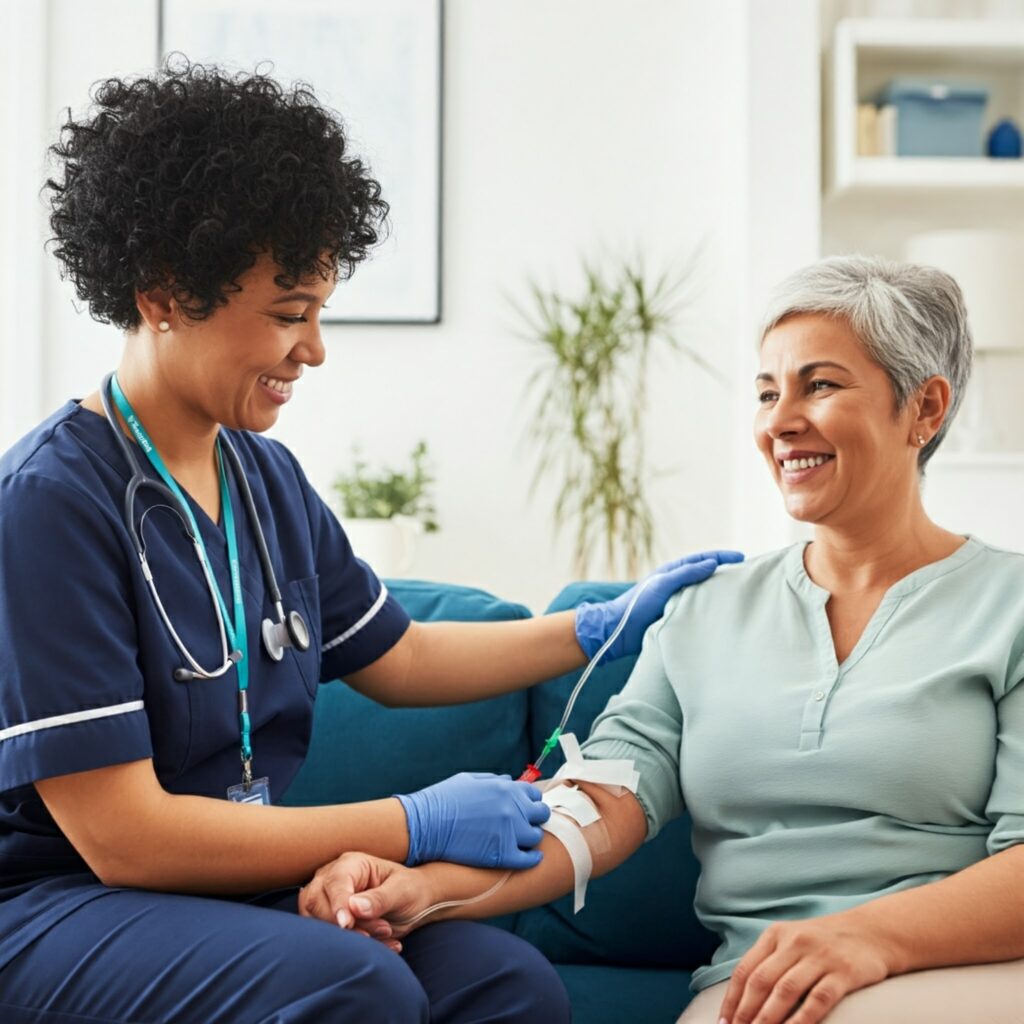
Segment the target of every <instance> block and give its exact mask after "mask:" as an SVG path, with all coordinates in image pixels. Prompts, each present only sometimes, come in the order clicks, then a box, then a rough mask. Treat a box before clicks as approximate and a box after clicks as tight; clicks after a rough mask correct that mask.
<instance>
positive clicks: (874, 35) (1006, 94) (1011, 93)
mask: <svg viewBox="0 0 1024 1024" xmlns="http://www.w3.org/2000/svg"><path fill="white" fill-rule="evenodd" d="M828 71H829V78H830V93H831V97H830V99H831V103H830V107H829V110H828V116H827V117H826V128H827V129H828V130H827V132H826V157H827V160H826V163H827V165H828V166H827V174H826V176H825V182H826V188H827V196H828V198H829V199H835V198H839V197H843V198H848V197H851V196H852V197H854V198H856V197H857V196H858V195H865V196H871V197H875V198H877V197H879V196H880V195H883V194H884V193H885V192H886V191H889V192H891V193H892V194H893V195H894V196H899V195H900V194H901V193H902V194H905V193H906V192H908V191H914V192H915V193H918V194H923V193H931V194H934V195H941V194H942V193H943V192H947V191H949V192H957V193H959V194H960V195H961V196H971V195H972V194H973V196H974V197H976V198H988V197H996V198H999V199H1000V200H1002V201H1007V202H1013V203H1015V204H1016V202H1017V201H1018V200H1024V161H1021V160H992V159H989V158H985V157H978V158H962V159H942V158H932V159H929V158H912V157H902V158H899V157H860V156H858V155H857V153H856V134H857V128H856V125H857V104H858V103H859V102H863V101H864V100H867V99H869V98H871V97H872V96H873V95H876V94H877V89H878V87H879V86H881V85H882V84H884V82H885V81H887V80H888V79H889V78H891V77H895V76H896V75H899V74H908V73H923V74H935V75H950V76H954V77H955V76H959V77H961V78H964V77H966V78H971V79H979V80H982V81H984V82H986V83H987V85H989V86H991V92H992V102H991V103H990V104H989V108H990V109H989V112H988V114H987V118H988V122H989V124H991V123H992V121H993V120H995V119H997V118H998V117H1001V116H1006V115H1007V114H1009V115H1011V116H1015V117H1016V118H1017V119H1018V121H1020V120H1022V119H1024V118H1022V115H1024V21H1021V20H1015V21H998V20H978V21H966V20H962V19H948V20H942V19H923V18H921V19H871V20H868V19H847V20H844V21H841V22H840V23H839V24H838V25H837V26H836V31H835V37H834V40H833V45H832V50H831V54H830V59H829V62H828ZM1020 206H1021V207H1022V208H1024V202H1021V203H1020Z"/></svg>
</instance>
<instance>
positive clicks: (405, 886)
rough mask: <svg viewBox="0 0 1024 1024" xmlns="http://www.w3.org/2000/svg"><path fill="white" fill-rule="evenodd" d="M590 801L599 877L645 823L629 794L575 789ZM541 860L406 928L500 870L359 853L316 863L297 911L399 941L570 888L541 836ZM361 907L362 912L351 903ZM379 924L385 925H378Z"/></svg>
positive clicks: (557, 856) (559, 849) (638, 838)
mask: <svg viewBox="0 0 1024 1024" xmlns="http://www.w3.org/2000/svg"><path fill="white" fill-rule="evenodd" d="M579 788H580V789H581V790H583V791H584V792H585V793H586V794H587V796H589V797H590V799H591V800H592V801H593V802H594V804H595V806H596V807H597V809H598V811H600V813H601V820H602V822H603V824H604V826H605V828H606V829H607V833H608V840H609V842H608V848H607V849H606V850H605V851H604V852H600V853H595V854H594V857H593V860H594V869H593V875H594V876H595V877H596V876H598V875H603V874H606V873H607V872H608V871H611V869H612V868H614V867H616V866H618V865H619V864H621V863H622V862H623V861H624V860H626V859H627V858H628V857H629V856H630V855H631V854H632V853H633V852H634V851H635V850H636V849H638V848H639V846H640V844H641V843H643V841H644V839H645V838H646V836H647V820H646V818H645V816H644V812H643V809H642V808H641V806H640V803H639V801H638V800H637V799H636V797H635V796H633V794H632V793H629V792H625V793H624V794H623V795H622V796H613V795H612V794H611V793H610V792H609V791H608V790H607V789H605V788H604V787H603V786H599V785H593V784H590V783H579ZM540 849H541V850H542V851H543V853H544V859H543V860H542V861H541V862H540V864H539V865H538V866H537V867H535V868H530V869H529V870H527V871H522V872H516V873H513V874H512V875H511V876H509V877H508V878H507V881H505V882H504V884H503V885H501V886H500V887H499V888H498V889H497V891H495V892H494V893H493V894H492V895H490V896H488V897H487V898H486V899H483V900H479V901H477V902H474V903H470V904H467V905H464V906H459V907H449V908H445V909H441V910H437V911H435V912H433V913H431V914H429V915H427V917H426V918H424V919H421V920H420V921H416V922H414V923H413V924H412V925H411V926H410V922H412V921H413V918H415V917H416V916H417V915H418V914H420V913H422V911H424V910H425V909H426V908H428V907H431V906H433V905H434V904H437V903H441V902H445V901H448V900H465V899H471V898H473V897H476V896H479V895H480V894H481V893H485V892H487V890H488V889H490V888H491V887H493V886H494V885H495V884H496V883H497V882H499V881H501V880H502V878H503V877H505V876H507V875H508V872H504V871H491V870H487V869H483V868H467V867H463V866H461V865H457V864H442V863H435V864H426V865H424V866H422V867H419V868H406V867H403V866H402V865H400V864H395V863H393V862H391V861H385V860H381V859H379V858H376V857H371V856H369V855H367V854H362V853H348V854H345V855H343V856H342V857H339V858H338V859H337V860H335V861H332V862H331V863H329V864H326V865H324V867H322V868H321V869H320V870H319V871H318V872H317V874H316V877H315V878H314V879H313V881H312V882H310V884H309V885H307V886H306V887H305V888H304V889H303V890H302V893H301V894H300V897H299V910H300V913H302V914H304V915H306V916H310V917H319V918H322V919H323V920H325V921H331V922H335V921H337V922H338V923H339V924H341V925H342V926H343V927H353V926H355V927H357V928H358V929H359V930H361V931H366V932H367V933H368V934H373V935H378V937H389V936H390V937H394V938H400V937H401V936H403V935H405V934H407V933H408V932H409V931H411V930H412V928H413V927H416V926H418V925H419V924H421V923H422V924H426V923H428V922H433V921H441V920H444V919H446V918H450V917H463V918H482V917H492V916H494V915H495V914H505V913H508V912H510V911H513V910H521V909H523V908H525V907H533V906H537V905H539V904H541V903H547V902H549V901H550V900H553V899H555V898H556V897H558V896H561V895H562V894H563V893H566V892H569V891H570V890H571V889H572V888H573V867H572V862H571V860H570V859H569V855H568V853H567V852H566V850H565V848H564V847H563V846H562V844H561V843H560V842H559V841H558V840H557V839H555V838H554V837H553V836H550V835H546V836H545V837H544V840H543V842H542V843H541V846H540ZM360 899H362V900H365V901H367V906H366V907H365V909H364V908H363V907H362V906H361V905H360V902H359V900H360ZM385 922H386V924H385Z"/></svg>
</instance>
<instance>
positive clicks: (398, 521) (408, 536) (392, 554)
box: [341, 516, 423, 577]
mask: <svg viewBox="0 0 1024 1024" xmlns="http://www.w3.org/2000/svg"><path fill="white" fill-rule="evenodd" d="M341 525H342V526H343V527H344V528H345V533H346V534H347V535H348V539H349V543H351V545H352V550H353V551H354V552H355V553H356V556H357V557H359V558H361V559H362V560H363V561H364V562H366V563H367V564H368V565H369V566H370V568H371V569H373V571H374V572H375V573H376V574H377V575H378V576H381V577H383V576H405V575H406V574H407V573H408V572H409V570H410V569H411V568H412V564H413V559H414V558H415V557H416V545H417V540H418V538H419V536H420V534H421V533H422V532H423V524H422V523H421V522H420V521H419V520H418V519H413V518H412V517H411V516H392V517H391V518H390V519H343V520H342V521H341Z"/></svg>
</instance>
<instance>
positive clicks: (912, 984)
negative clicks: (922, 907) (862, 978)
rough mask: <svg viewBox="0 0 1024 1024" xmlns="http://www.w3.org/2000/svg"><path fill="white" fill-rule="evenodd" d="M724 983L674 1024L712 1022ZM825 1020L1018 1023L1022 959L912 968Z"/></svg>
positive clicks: (1022, 1003) (855, 995)
mask: <svg viewBox="0 0 1024 1024" xmlns="http://www.w3.org/2000/svg"><path fill="white" fill-rule="evenodd" d="M726 984H727V982H722V983H721V984H720V985H712V986H711V988H706V989H704V991H703V992H700V993H698V994H697V996H696V997H695V998H694V1000H693V1002H692V1003H690V1005H689V1006H688V1007H687V1008H686V1012H685V1013H684V1014H683V1015H682V1017H680V1018H679V1021H678V1024H718V1019H719V1017H718V1010H719V1008H720V1007H721V1005H722V1000H723V999H724V998H725V989H726ZM825 1020H826V1021H827V1024H1024V960H1012V961H1009V962H1007V963H1002V964H973V965H971V966H969V967H945V968H942V969H940V970H934V971H916V972H915V973H913V974H901V975H899V976H898V977H895V978H887V979H886V980H885V981H883V982H880V983H879V984H878V985H869V986H868V987H867V988H862V989H858V990H857V991H856V992H851V993H850V994H849V995H848V996H846V998H845V999H843V1000H842V1001H841V1002H840V1003H839V1005H838V1006H837V1007H836V1008H835V1009H834V1010H833V1011H832V1012H831V1013H830V1014H829V1015H828V1016H827V1017H826V1018H825Z"/></svg>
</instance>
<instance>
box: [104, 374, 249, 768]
mask: <svg viewBox="0 0 1024 1024" xmlns="http://www.w3.org/2000/svg"><path fill="white" fill-rule="evenodd" d="M110 386H111V390H112V392H113V394H114V401H115V402H116V403H117V408H118V409H119V410H120V413H121V415H122V416H123V417H124V419H125V422H126V423H127V424H128V427H129V429H130V430H131V432H132V433H133V434H134V435H135V440H136V441H138V442H139V447H140V448H141V449H142V450H143V451H144V452H145V453H146V458H147V459H149V461H150V462H151V463H152V465H153V468H154V469H155V470H156V471H157V473H159V474H160V477H161V479H162V480H163V482H164V483H165V484H167V486H168V487H169V488H170V489H171V491H172V492H173V493H174V495H175V497H176V498H177V499H178V501H179V502H180V504H181V507H182V509H184V511H185V514H186V515H187V516H188V521H189V523H190V524H191V526H192V532H193V534H194V535H195V538H196V542H197V544H198V546H199V552H200V554H201V555H202V559H203V562H204V564H205V565H206V569H207V571H208V572H209V574H210V580H211V581H212V583H213V589H214V593H215V594H216V595H217V603H218V604H219V605H220V610H221V614H222V615H223V617H224V627H225V629H226V631H227V634H228V640H229V642H230V643H231V649H232V650H233V651H237V652H238V653H239V654H240V655H241V657H240V659H239V660H238V661H237V662H236V663H235V668H236V669H237V670H238V706H239V712H238V717H239V724H240V727H241V732H242V767H243V781H244V782H245V784H246V785H249V784H250V783H251V782H252V742H251V731H252V726H251V722H250V720H249V706H248V699H247V694H246V691H247V690H248V689H249V659H248V658H247V657H246V652H247V650H248V639H247V636H246V630H245V604H244V603H243V601H242V577H241V572H240V569H239V561H238V535H237V533H236V531H235V512H234V509H233V508H232V505H231V492H230V490H229V489H228V476H227V473H226V472H225V469H224V456H223V453H222V452H221V446H220V439H219V438H218V440H217V474H218V476H219V478H220V502H221V508H222V509H223V510H224V532H225V534H227V539H228V561H229V563H230V565H231V596H232V599H233V603H234V620H233V621H232V619H231V617H230V616H229V615H228V611H227V606H226V605H225V603H224V598H223V596H222V595H221V592H220V586H219V585H218V583H217V577H216V576H215V575H214V573H213V566H211V565H210V558H209V556H208V555H207V553H206V545H205V544H204V543H203V535H202V533H200V532H199V524H198V523H197V522H196V517H195V516H194V515H193V514H192V509H191V507H190V506H189V503H188V501H187V500H186V499H185V495H184V494H183V493H182V491H181V488H180V487H179V486H178V484H177V481H176V480H175V479H174V477H173V476H171V474H170V473H168V472H167V466H166V465H164V460H163V459H162V458H160V453H159V452H158V451H157V450H156V446H155V445H154V444H153V442H152V441H151V440H150V439H149V434H147V433H146V428H145V427H143V425H142V423H141V421H140V420H139V418H138V416H136V415H135V411H134V410H133V409H132V407H131V405H130V404H129V402H128V399H127V398H126V397H125V394H124V392H123V391H122V390H121V385H120V384H119V383H118V381H117V374H116V373H115V374H114V375H113V377H111V380H110Z"/></svg>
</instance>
